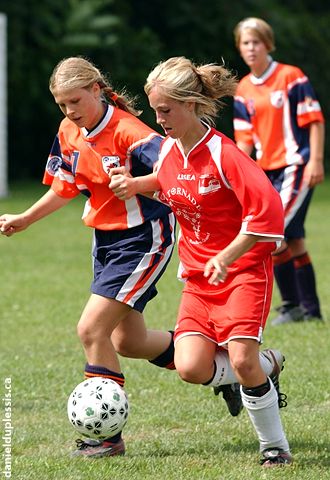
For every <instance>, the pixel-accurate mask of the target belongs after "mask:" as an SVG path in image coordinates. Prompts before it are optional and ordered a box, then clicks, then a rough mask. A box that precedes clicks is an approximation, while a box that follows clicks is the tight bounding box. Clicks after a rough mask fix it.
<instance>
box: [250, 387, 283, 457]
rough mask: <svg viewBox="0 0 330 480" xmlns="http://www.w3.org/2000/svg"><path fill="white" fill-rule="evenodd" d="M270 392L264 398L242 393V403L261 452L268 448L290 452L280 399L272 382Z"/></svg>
mask: <svg viewBox="0 0 330 480" xmlns="http://www.w3.org/2000/svg"><path fill="white" fill-rule="evenodd" d="M269 383H270V390H269V391H268V392H267V393H266V394H265V395H264V396H262V397H250V396H249V395H246V394H245V393H244V392H243V391H242V387H241V395H242V402H243V405H244V407H245V408H246V410H247V412H248V414H249V417H250V420H251V422H252V424H253V426H254V428H255V431H256V433H257V436H258V439H259V443H260V451H263V450H265V449H267V448H281V449H282V450H284V451H285V452H289V451H290V449H289V444H288V441H287V439H286V436H285V433H284V431H283V427H282V423H281V418H280V412H279V408H278V398H277V392H276V390H275V387H274V385H273V383H272V382H271V381H269Z"/></svg>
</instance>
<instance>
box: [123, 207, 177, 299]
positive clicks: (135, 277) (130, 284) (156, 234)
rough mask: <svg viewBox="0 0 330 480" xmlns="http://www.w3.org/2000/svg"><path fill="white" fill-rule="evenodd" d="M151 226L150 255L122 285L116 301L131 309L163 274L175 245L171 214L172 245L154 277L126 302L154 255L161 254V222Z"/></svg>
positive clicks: (147, 255)
mask: <svg viewBox="0 0 330 480" xmlns="http://www.w3.org/2000/svg"><path fill="white" fill-rule="evenodd" d="M150 222H151V225H152V231H153V244H152V247H151V249H150V251H149V252H148V253H146V254H145V255H144V257H143V258H142V260H141V261H140V263H139V264H138V265H137V267H136V268H135V270H134V271H133V272H132V273H131V275H130V276H129V278H128V279H127V280H126V282H125V283H124V284H123V285H122V287H121V289H120V291H119V292H118V294H117V295H116V300H118V301H119V302H123V303H126V304H127V305H130V306H131V307H133V306H134V304H135V303H136V301H137V300H138V299H139V298H140V297H141V296H142V295H143V294H144V292H145V291H146V290H147V289H148V288H149V287H150V285H151V284H152V283H153V282H154V281H155V279H156V278H157V277H158V275H159V274H160V273H161V271H162V269H163V268H164V266H165V265H166V263H167V261H168V260H169V258H170V256H171V254H172V250H173V245H174V235H175V217H174V214H173V213H170V214H169V222H170V225H171V228H172V243H171V245H169V246H168V247H167V248H166V250H165V254H164V255H163V258H162V259H161V261H160V262H159V263H158V265H157V268H155V269H154V271H153V273H152V275H150V277H148V279H147V280H146V282H145V283H144V284H143V285H141V288H139V289H138V290H137V291H136V293H135V295H133V296H132V297H130V299H129V301H125V298H126V297H127V296H128V295H129V294H130V292H131V291H132V290H133V289H134V287H135V286H136V284H137V283H138V282H140V280H141V273H142V272H144V271H145V270H146V269H147V268H148V267H149V266H150V260H151V257H152V256H153V255H155V254H156V253H159V251H160V247H161V245H162V243H163V238H162V228H161V224H160V220H159V219H158V220H151V221H150Z"/></svg>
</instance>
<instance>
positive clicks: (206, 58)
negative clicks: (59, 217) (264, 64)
mask: <svg viewBox="0 0 330 480" xmlns="http://www.w3.org/2000/svg"><path fill="white" fill-rule="evenodd" d="M0 13H3V14H5V15H6V18H7V60H6V63H7V113H8V117H7V118H8V136H7V146H8V147H7V148H8V178H9V180H20V179H40V178H41V177H42V174H43V170H44V166H45V162H46V159H47V156H48V152H49V149H50V147H51V144H52V141H53V138H54V135H55V134H56V132H57V127H58V124H59V122H60V120H61V118H62V114H61V112H60V110H59V109H58V107H57V106H56V105H55V103H54V101H53V98H52V95H51V94H50V92H49V90H48V81H49V77H50V75H51V72H52V70H53V68H54V66H55V65H56V64H57V62H58V61H59V60H61V59H62V58H63V57H68V56H71V55H83V56H86V57H88V58H89V59H90V60H92V61H93V62H94V63H95V64H96V65H97V66H98V67H99V68H100V69H101V70H102V72H103V73H106V74H107V76H108V78H109V79H110V81H111V83H112V85H113V86H114V87H115V89H121V88H123V87H126V88H127V90H128V91H129V92H130V93H131V94H133V95H137V96H138V106H139V107H140V108H142V109H143V114H142V116H141V118H142V120H144V121H145V122H146V123H148V124H149V125H151V126H153V127H154V128H156V129H157V130H159V128H158V127H157V126H156V125H155V122H154V115H153V112H152V111H151V110H150V108H149V106H148V104H147V101H146V97H145V94H144V92H143V85H144V81H145V79H146V76H147V74H148V73H149V71H150V70H151V69H152V68H153V66H155V64H157V63H158V62H159V61H160V60H164V59H166V58H168V57H171V56H178V55H184V56H187V57H189V58H191V59H192V60H194V61H195V62H197V63H208V62H222V59H224V61H225V64H226V66H227V67H228V68H230V69H231V70H233V71H234V72H235V73H237V75H238V77H239V78H240V77H242V76H243V75H245V74H246V73H247V68H246V67H245V65H244V64H243V62H242V60H241V59H240V56H239V54H238V52H237V51H236V48H235V46H234V40H233V29H234V27H235V25H236V24H237V23H238V22H239V21H240V20H241V19H243V18H245V17H247V16H258V17H261V18H263V19H265V20H266V21H267V22H269V23H270V24H271V25H272V27H273V29H274V31H275V38H276V51H275V52H274V53H273V57H274V58H275V59H276V60H279V61H281V62H283V63H291V64H294V65H297V66H299V67H300V68H301V69H302V70H303V71H304V72H305V73H306V74H307V76H308V77H309V78H310V80H311V82H312V84H313V86H314V88H315V90H316V92H317V95H318V97H319V100H320V102H321V106H322V108H323V111H324V114H325V116H326V118H327V117H328V116H329V113H330V97H329V93H328V92H329V90H330V48H329V44H330V2H329V0H318V2H315V1H313V0H290V1H288V2H283V1H282V0H239V1H237V0H236V1H235V0H233V1H231V2H230V1H225V0H211V1H206V0H167V1H166V2H164V1H160V0H42V1H40V0H0ZM0 47H1V45H0ZM226 103H227V107H226V108H225V109H224V110H223V112H222V114H221V116H220V117H219V120H218V125H217V126H218V128H219V129H220V130H221V131H223V132H224V133H226V134H227V135H229V136H232V104H231V100H230V99H228V100H227V101H226ZM329 152H330V144H329V138H328V139H327V142H326V168H327V170H328V171H329V166H330V165H329Z"/></svg>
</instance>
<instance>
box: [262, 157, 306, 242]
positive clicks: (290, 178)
mask: <svg viewBox="0 0 330 480" xmlns="http://www.w3.org/2000/svg"><path fill="white" fill-rule="evenodd" d="M304 169H305V165H288V166H287V167H285V168H279V169H278V170H269V171H267V170H266V171H265V173H266V175H267V177H268V178H269V180H270V181H271V182H272V184H273V186H274V187H275V188H276V190H277V191H278V193H279V194H280V196H281V200H282V204H283V208H284V217H285V218H284V225H285V230H284V235H285V238H286V239H290V238H304V237H305V228H304V223H305V218H306V214H307V210H308V206H309V204H310V201H311V198H312V195H313V189H312V188H309V187H308V186H307V185H306V183H305V182H304Z"/></svg>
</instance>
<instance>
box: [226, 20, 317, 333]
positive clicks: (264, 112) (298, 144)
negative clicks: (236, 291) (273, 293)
mask: <svg viewBox="0 0 330 480" xmlns="http://www.w3.org/2000/svg"><path fill="white" fill-rule="evenodd" d="M234 35H235V42H236V46H237V48H238V50H239V52H240V54H241V56H242V58H243V60H244V62H245V63H246V64H247V66H248V67H249V68H250V70H251V73H250V74H249V75H246V76H245V77H244V78H243V79H242V80H241V81H240V83H239V85H238V89H237V92H236V97H235V101H234V129H235V139H236V142H237V145H238V146H239V148H241V149H242V150H243V151H244V152H246V153H247V154H249V155H250V154H252V151H253V149H254V148H255V150H256V161H257V163H258V164H259V165H260V166H261V167H262V168H263V170H264V171H265V172H266V174H267V176H268V177H269V179H270V180H271V182H272V184H273V185H274V187H275V188H276V189H277V191H278V192H279V193H280V195H281V199H282V203H283V207H284V211H285V241H284V242H283V243H282V245H281V248H280V249H279V250H278V251H277V252H276V254H274V256H273V263H274V272H275V278H276V281H277V285H278V287H279V291H280V294H281V297H282V305H281V306H280V307H279V309H278V310H279V315H278V316H277V317H276V318H275V319H274V320H273V321H272V324H273V325H280V324H283V323H287V322H293V321H301V320H310V319H321V318H322V316H321V310H320V304H319V299H318V295H317V291H316V281H315V274H314V269H313V265H312V263H311V259H310V256H309V254H308V252H307V250H306V245H305V240H304V237H305V229H304V221H305V217H306V213H307V210H308V206H309V203H310V200H311V197H312V192H313V187H315V185H317V184H318V183H320V182H322V181H323V179H324V167H323V150H324V118H323V115H322V112H321V108H320V104H319V102H318V100H317V98H316V95H315V92H314V90H313V88H312V86H311V84H310V82H309V80H308V78H307V77H306V75H305V74H304V73H303V72H302V71H301V70H300V69H299V68H297V67H295V66H292V65H284V64H281V63H278V62H276V61H274V60H273V59H272V58H271V57H270V56H269V53H270V52H272V51H273V50H274V49H275V46H274V34H273V30H272V28H271V27H270V26H269V25H268V23H266V22H265V21H264V20H261V19H260V18H247V19H245V20H242V21H241V22H239V24H238V25H237V26H236V28H235V30H234Z"/></svg>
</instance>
